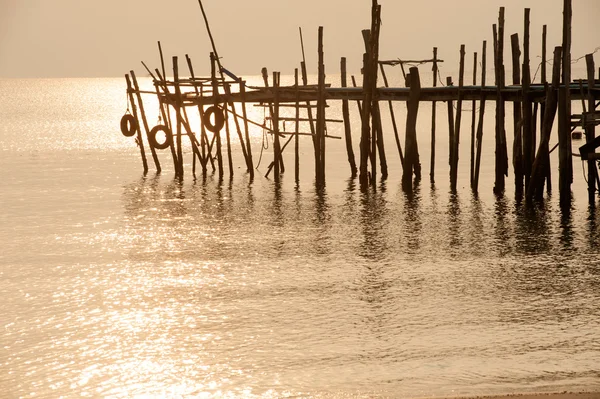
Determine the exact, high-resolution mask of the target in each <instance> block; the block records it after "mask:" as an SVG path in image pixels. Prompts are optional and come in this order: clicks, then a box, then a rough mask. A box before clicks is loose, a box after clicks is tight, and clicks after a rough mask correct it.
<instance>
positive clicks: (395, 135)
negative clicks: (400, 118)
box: [359, 63, 404, 165]
mask: <svg viewBox="0 0 600 399" xmlns="http://www.w3.org/2000/svg"><path fill="white" fill-rule="evenodd" d="M379 66H380V70H381V77H382V78H383V84H384V85H385V87H389V86H390V85H389V82H388V79H387V76H386V74H385V69H384V67H383V64H381V63H380V65H379ZM388 106H389V108H390V117H391V118H392V128H393V129H394V138H395V139H396V147H397V148H398V154H399V155H400V163H401V164H402V165H404V153H403V152H402V145H401V144H400V134H399V133H398V125H397V123H396V114H395V112H394V106H393V102H392V101H388ZM359 108H360V104H359Z"/></svg>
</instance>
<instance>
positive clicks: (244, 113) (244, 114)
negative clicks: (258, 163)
mask: <svg viewBox="0 0 600 399" xmlns="http://www.w3.org/2000/svg"><path fill="white" fill-rule="evenodd" d="M239 84H240V97H241V101H242V119H243V121H244V134H245V136H246V153H247V154H248V173H250V180H251V181H252V180H254V161H253V159H252V145H251V143H250V129H249V127H248V114H247V110H246V82H244V81H243V80H241V79H240V81H239ZM242 145H243V144H242Z"/></svg>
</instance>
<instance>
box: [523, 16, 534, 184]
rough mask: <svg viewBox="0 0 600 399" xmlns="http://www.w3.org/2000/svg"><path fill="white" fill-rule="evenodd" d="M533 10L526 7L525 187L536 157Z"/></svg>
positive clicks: (524, 59)
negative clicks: (532, 49)
mask: <svg viewBox="0 0 600 399" xmlns="http://www.w3.org/2000/svg"><path fill="white" fill-rule="evenodd" d="M530 15H531V10H530V9H529V8H526V9H525V15H524V29H523V31H524V34H523V76H522V84H521V86H522V88H523V102H522V110H523V111H522V115H523V131H522V135H523V174H524V176H525V187H527V186H529V181H530V179H531V168H532V166H533V160H534V158H535V147H536V138H535V133H536V132H535V130H536V129H534V121H533V116H532V101H531V96H530V87H531V67H530V51H529V48H530V46H529V36H530V35H529V27H530Z"/></svg>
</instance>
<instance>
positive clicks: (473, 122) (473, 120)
mask: <svg viewBox="0 0 600 399" xmlns="http://www.w3.org/2000/svg"><path fill="white" fill-rule="evenodd" d="M476 85H477V52H475V53H473V86H476ZM476 106H477V101H476V100H473V101H472V102H471V153H470V158H471V174H470V175H469V181H470V182H472V181H473V178H474V177H475V132H476V130H477V125H476V115H477V113H476V112H475V107H476Z"/></svg>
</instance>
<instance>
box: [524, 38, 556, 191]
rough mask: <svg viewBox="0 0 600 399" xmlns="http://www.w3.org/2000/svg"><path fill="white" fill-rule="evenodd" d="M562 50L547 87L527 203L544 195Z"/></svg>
mask: <svg viewBox="0 0 600 399" xmlns="http://www.w3.org/2000/svg"><path fill="white" fill-rule="evenodd" d="M561 53H562V49H561V48H560V47H556V48H555V49H554V65H553V69H552V87H550V88H548V87H547V85H546V87H547V88H546V103H545V108H546V110H545V111H544V121H543V123H542V139H541V142H540V147H539V149H538V152H537V155H536V157H535V161H534V162H533V168H532V172H531V181H530V184H529V187H527V201H528V202H531V201H532V200H533V199H534V198H535V199H537V200H541V199H542V198H543V195H544V181H545V178H546V176H545V175H546V165H545V164H546V162H547V160H548V159H549V158H548V153H549V152H550V148H549V143H550V135H551V134H552V125H553V123H554V117H555V116H556V109H557V91H558V90H559V87H560V65H561V55H562V54H561Z"/></svg>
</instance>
